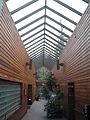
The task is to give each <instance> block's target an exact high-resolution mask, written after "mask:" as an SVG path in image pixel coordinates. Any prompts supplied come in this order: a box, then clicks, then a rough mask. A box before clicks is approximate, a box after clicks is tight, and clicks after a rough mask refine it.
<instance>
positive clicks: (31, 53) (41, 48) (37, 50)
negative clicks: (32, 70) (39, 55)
mask: <svg viewBox="0 0 90 120" xmlns="http://www.w3.org/2000/svg"><path fill="white" fill-rule="evenodd" d="M40 50H43V47H42V46H41V47H40V48H38V49H36V50H34V51H32V52H30V53H29V55H30V56H31V55H34V54H35V53H36V52H39V51H40Z"/></svg>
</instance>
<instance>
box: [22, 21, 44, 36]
mask: <svg viewBox="0 0 90 120" xmlns="http://www.w3.org/2000/svg"><path fill="white" fill-rule="evenodd" d="M42 25H44V23H41V24H40V25H38V26H36V27H34V28H33V29H31V30H29V31H27V32H26V33H24V34H22V35H21V37H23V36H25V35H27V34H29V33H30V32H32V31H34V30H36V29H37V28H39V27H41V26H42Z"/></svg>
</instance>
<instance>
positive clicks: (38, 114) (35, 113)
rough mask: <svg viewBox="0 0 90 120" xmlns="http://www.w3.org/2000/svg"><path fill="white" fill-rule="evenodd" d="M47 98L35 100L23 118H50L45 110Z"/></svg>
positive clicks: (45, 119)
mask: <svg viewBox="0 0 90 120" xmlns="http://www.w3.org/2000/svg"><path fill="white" fill-rule="evenodd" d="M45 104H46V101H45V100H39V101H35V102H34V103H33V104H32V106H31V108H30V109H28V110H27V113H26V114H25V116H24V117H23V118H22V120H48V118H47V117H46V112H45V111H44V105H45ZM49 120H66V119H65V118H62V119H60V118H59V119H49Z"/></svg>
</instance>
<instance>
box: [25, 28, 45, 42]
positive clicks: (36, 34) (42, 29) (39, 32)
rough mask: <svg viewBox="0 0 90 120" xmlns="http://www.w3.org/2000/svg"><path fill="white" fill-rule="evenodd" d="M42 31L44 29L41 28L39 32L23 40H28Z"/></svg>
mask: <svg viewBox="0 0 90 120" xmlns="http://www.w3.org/2000/svg"><path fill="white" fill-rule="evenodd" d="M42 31H44V29H41V30H39V31H38V32H36V33H34V34H33V35H31V36H29V37H27V38H25V39H24V40H23V42H25V41H27V40H28V39H30V38H32V37H33V36H35V35H37V34H38V33H40V32H42Z"/></svg>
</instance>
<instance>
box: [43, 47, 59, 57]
mask: <svg viewBox="0 0 90 120" xmlns="http://www.w3.org/2000/svg"><path fill="white" fill-rule="evenodd" d="M45 51H46V52H48V53H49V54H51V55H53V57H56V56H57V55H56V54H55V53H52V52H51V51H50V50H48V49H45ZM57 57H59V56H57Z"/></svg>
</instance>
